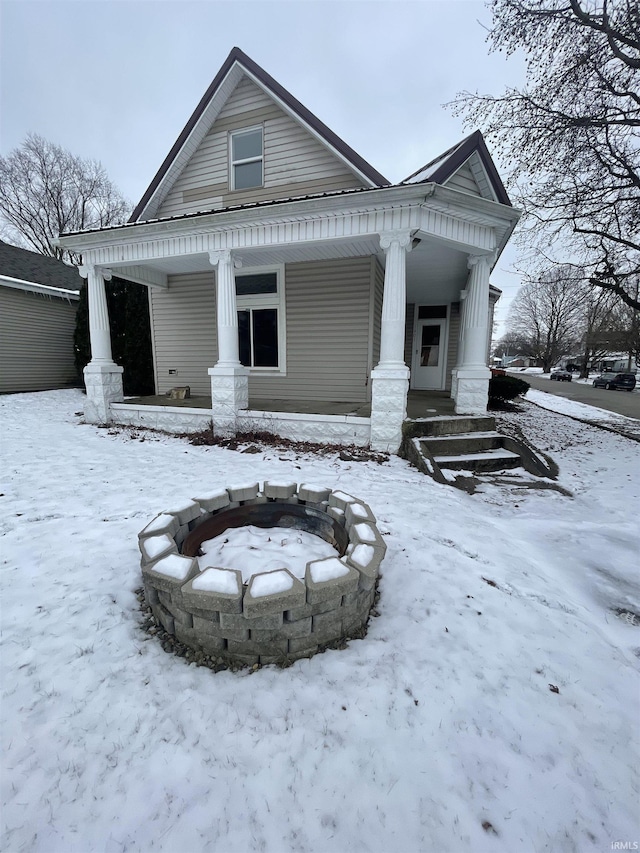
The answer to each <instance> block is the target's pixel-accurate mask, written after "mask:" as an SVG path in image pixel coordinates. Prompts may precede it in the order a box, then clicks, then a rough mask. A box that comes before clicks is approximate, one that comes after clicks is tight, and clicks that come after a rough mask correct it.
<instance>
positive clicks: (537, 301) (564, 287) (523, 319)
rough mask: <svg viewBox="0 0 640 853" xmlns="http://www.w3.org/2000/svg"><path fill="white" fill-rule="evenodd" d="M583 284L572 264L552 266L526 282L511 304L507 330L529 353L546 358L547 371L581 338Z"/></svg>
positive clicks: (544, 365) (543, 361)
mask: <svg viewBox="0 0 640 853" xmlns="http://www.w3.org/2000/svg"><path fill="white" fill-rule="evenodd" d="M579 283H580V279H579V278H578V279H577V278H576V273H575V271H574V270H573V269H572V268H571V267H568V266H565V267H560V268H556V269H551V270H549V271H547V272H546V273H545V274H544V275H543V276H541V278H539V279H537V280H530V281H527V282H526V283H525V284H523V285H522V287H521V288H520V290H519V291H518V295H517V296H516V298H515V299H514V300H513V302H512V303H511V308H510V309H509V315H508V317H507V332H508V334H510V335H511V336H512V338H513V339H517V340H519V341H521V342H522V344H523V348H524V350H525V352H526V354H527V355H529V356H532V357H533V358H537V359H540V361H542V365H543V368H544V372H545V373H548V372H549V370H550V368H551V367H552V366H553V365H554V364H555V363H556V362H557V361H558V359H559V358H560V357H561V356H563V355H566V354H567V353H568V352H570V351H571V350H572V349H573V348H574V347H575V346H576V343H577V341H578V340H579V339H580V321H581V311H582V303H581V294H580V290H579Z"/></svg>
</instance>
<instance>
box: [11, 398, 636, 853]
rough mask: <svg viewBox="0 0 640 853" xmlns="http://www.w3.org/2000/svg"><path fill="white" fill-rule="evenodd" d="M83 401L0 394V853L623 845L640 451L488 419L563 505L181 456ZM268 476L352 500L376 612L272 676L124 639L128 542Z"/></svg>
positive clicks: (351, 471) (392, 464)
mask: <svg viewBox="0 0 640 853" xmlns="http://www.w3.org/2000/svg"><path fill="white" fill-rule="evenodd" d="M82 405H83V400H82V396H81V394H80V393H79V392H77V391H61V392H50V393H44V394H25V395H17V396H10V397H3V398H0V418H1V423H2V457H3V458H2V487H1V488H0V492H2V497H1V498H0V501H1V503H0V506H2V507H4V512H3V514H2V534H3V536H2V576H1V577H2V637H1V639H2V646H3V649H2V682H1V688H2V706H1V712H2V720H1V727H2V748H3V756H2V770H3V772H2V778H1V783H2V801H3V811H2V820H3V835H2V838H1V839H0V848H1V849H2V850H3V851H11V853H17V851H29V853H36V851H37V852H38V853H40V852H41V853H58V852H59V853H71V851H79V853H88V851H109V853H111V851H144V853H146V851H151V850H153V851H167V853H198V852H199V851H215V853H233V851H240V852H241V853H245V851H265V853H288V851H313V853H343V852H344V853H347V851H349V853H368V852H370V853H378V851H379V853H390V851H394V853H395V851H399V853H429V851H451V852H452V853H462V851H474V853H475V851H509V853H516V852H517V851H536V853H539V851H577V852H578V853H582V851H592V850H593V851H605V850H607V851H608V850H611V849H615V848H613V844H614V843H615V842H622V843H634V842H638V841H640V821H639V818H638V794H639V788H640V786H639V780H638V766H639V762H638V739H639V734H638V720H639V701H638V699H639V686H640V679H639V669H640V624H634V623H637V622H640V620H637V619H635V618H634V617H633V615H631V614H634V613H635V614H640V592H639V589H638V583H637V581H638V577H637V560H638V553H639V547H638V546H639V544H640V543H639V534H638V516H637V510H638V506H639V493H640V484H639V482H638V472H639V470H640V465H639V462H640V444H638V443H637V442H634V441H631V440H629V439H626V438H624V437H621V436H619V435H615V434H612V433H610V432H606V431H604V430H601V429H598V428H597V427H594V426H590V425H584V424H581V423H578V422H577V421H575V420H571V419H569V418H567V417H565V416H564V415H562V414H558V413H555V412H551V411H545V410H544V409H541V408H539V407H537V406H534V405H532V404H529V403H525V404H524V405H523V411H522V413H521V414H519V415H508V416H504V417H506V418H507V419H509V418H510V419H514V418H516V419H517V421H518V423H519V424H520V425H521V426H523V428H524V429H525V432H526V433H527V435H528V436H529V437H530V438H531V440H533V441H534V442H535V443H536V444H537V445H538V446H539V447H540V448H541V449H543V450H547V451H548V452H550V453H551V454H553V456H554V457H555V459H556V461H557V462H558V463H559V465H560V483H561V485H562V486H564V487H565V488H567V489H570V490H571V492H572V493H573V497H566V496H564V495H562V494H560V493H558V492H554V491H531V490H526V489H520V488H518V487H517V486H513V487H510V488H508V487H504V486H503V487H498V486H486V487H484V488H483V490H482V491H481V492H479V493H476V494H475V495H474V496H469V495H467V494H465V493H463V492H460V491H457V490H455V489H453V488H450V487H448V486H440V485H438V484H436V483H434V482H432V481H431V480H429V479H428V478H426V477H424V476H423V475H421V474H420V473H418V472H417V471H416V470H415V469H412V468H411V467H409V466H408V464H407V463H406V462H404V461H402V460H401V459H398V458H395V457H393V458H391V459H390V461H389V462H388V463H385V464H383V465H378V464H376V463H374V462H345V461H341V460H339V459H338V458H337V457H336V456H334V455H330V456H321V455H311V454H306V455H297V454H296V453H295V452H293V451H291V450H283V449H274V448H266V449H264V450H262V451H261V452H260V453H253V454H243V453H241V452H237V451H231V450H227V449H221V448H210V447H194V446H192V445H190V444H188V443H187V442H186V441H184V440H181V439H177V438H173V437H168V436H161V435H154V434H145V433H143V432H138V433H135V432H133V433H130V432H118V431H113V430H107V429H97V428H95V427H93V426H88V425H84V424H82V423H81V418H80V417H78V416H77V415H76V414H74V413H77V412H79V411H80V410H81V409H82ZM271 478H276V479H279V480H288V479H292V480H295V481H296V482H303V481H310V482H313V483H318V484H323V483H326V485H327V486H329V487H331V488H334V489H335V488H338V487H339V488H340V489H343V490H344V491H347V492H350V493H352V494H354V495H356V496H358V497H360V498H362V499H363V500H366V501H367V502H368V503H369V504H370V505H371V507H372V509H373V511H374V513H375V514H376V516H377V518H378V526H379V528H380V530H381V532H382V533H383V535H384V536H385V539H386V542H387V545H388V552H387V556H386V558H385V561H384V563H383V566H382V568H383V577H382V580H381V584H380V592H381V598H380V602H379V611H380V615H379V617H377V618H373V619H372V620H371V624H370V628H369V633H368V635H367V637H366V638H365V639H364V640H360V641H352V642H351V643H350V644H349V646H348V648H347V649H346V650H343V651H329V652H326V653H325V654H322V655H317V656H316V657H314V658H312V659H311V660H303V661H299V662H297V663H295V664H294V665H293V666H291V667H290V668H289V669H285V670H280V669H276V668H275V667H265V668H263V669H261V670H258V671H257V672H255V673H250V672H249V671H242V672H239V673H232V672H221V673H218V674H214V673H212V672H211V671H210V670H208V669H206V668H197V667H196V666H195V665H192V666H188V665H187V664H186V663H185V661H184V660H183V659H180V658H176V657H173V656H170V655H167V654H165V653H164V652H163V651H162V649H161V647H160V645H159V644H158V642H157V641H156V640H155V639H153V638H151V637H149V636H148V635H146V634H145V633H143V632H142V631H141V629H140V622H141V615H140V612H139V610H138V604H137V600H136V596H135V595H134V590H136V589H137V588H138V587H139V586H140V574H139V567H138V559H139V554H138V549H137V538H136V537H137V533H138V531H139V530H140V529H141V528H142V527H143V526H144V525H145V524H146V523H147V521H148V520H150V519H151V518H152V517H153V516H154V515H155V514H156V513H157V512H158V511H160V510H162V509H164V508H166V507H168V506H171V505H172V504H176V503H177V502H179V501H182V500H183V499H186V498H190V497H192V496H193V495H194V494H196V493H198V492H202V491H203V490H209V491H210V490H212V489H214V488H216V487H219V486H224V485H226V484H228V483H241V482H243V481H255V480H256V479H260V480H264V479H271ZM618 611H626V613H627V615H626V618H621V617H620V616H619V615H617V613H618ZM627 849H631V848H627Z"/></svg>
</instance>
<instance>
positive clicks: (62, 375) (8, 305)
mask: <svg viewBox="0 0 640 853" xmlns="http://www.w3.org/2000/svg"><path fill="white" fill-rule="evenodd" d="M77 306H78V302H77V301H76V300H74V301H73V302H69V301H67V300H66V299H60V298H58V297H49V296H42V295H40V294H37V293H31V292H28V291H24V290H18V289H14V288H10V287H0V392H3V393H7V392H11V391H46V390H49V389H52V388H64V387H65V386H69V385H76V384H79V377H78V374H77V372H76V369H75V366H74V363H73V331H74V328H75V322H76V310H77Z"/></svg>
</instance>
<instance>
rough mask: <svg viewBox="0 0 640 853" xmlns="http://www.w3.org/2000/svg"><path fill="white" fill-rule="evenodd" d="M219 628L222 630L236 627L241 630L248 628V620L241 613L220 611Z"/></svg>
mask: <svg viewBox="0 0 640 853" xmlns="http://www.w3.org/2000/svg"><path fill="white" fill-rule="evenodd" d="M219 624H220V628H222V629H223V630H224V629H225V628H230V629H234V630H235V629H238V630H241V631H248V630H249V622H248V620H247V619H245V617H244V616H243V614H242V613H221V614H220V622H219Z"/></svg>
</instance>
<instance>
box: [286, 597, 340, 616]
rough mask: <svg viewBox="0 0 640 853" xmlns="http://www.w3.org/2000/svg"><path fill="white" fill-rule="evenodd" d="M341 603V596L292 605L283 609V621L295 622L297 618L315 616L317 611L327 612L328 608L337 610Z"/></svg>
mask: <svg viewBox="0 0 640 853" xmlns="http://www.w3.org/2000/svg"><path fill="white" fill-rule="evenodd" d="M341 605H342V596H337V597H335V598H327V599H326V600H325V601H318V602H317V603H316V604H305V605H303V606H302V607H294V608H293V609H291V610H285V613H284V621H285V622H297V621H298V620H299V619H306V618H307V617H308V616H317V615H318V613H327V612H328V611H330V610H337V609H338V608H339V607H340V606H341Z"/></svg>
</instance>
